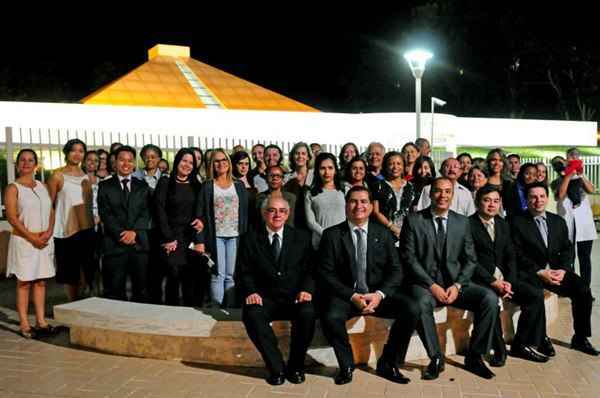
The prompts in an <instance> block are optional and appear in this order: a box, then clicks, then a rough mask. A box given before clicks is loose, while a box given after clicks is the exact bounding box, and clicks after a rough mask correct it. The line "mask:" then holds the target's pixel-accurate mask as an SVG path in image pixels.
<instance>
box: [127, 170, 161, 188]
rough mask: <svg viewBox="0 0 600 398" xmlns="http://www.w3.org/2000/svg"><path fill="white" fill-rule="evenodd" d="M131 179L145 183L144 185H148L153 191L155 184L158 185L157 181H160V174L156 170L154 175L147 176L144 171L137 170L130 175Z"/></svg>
mask: <svg viewBox="0 0 600 398" xmlns="http://www.w3.org/2000/svg"><path fill="white" fill-rule="evenodd" d="M132 177H134V178H137V179H138V180H142V181H146V184H148V186H149V187H150V188H151V189H155V188H156V184H158V180H160V177H161V174H160V170H159V169H156V171H155V172H154V175H150V174H148V172H147V171H146V169H139V170H136V171H135V173H133V174H132Z"/></svg>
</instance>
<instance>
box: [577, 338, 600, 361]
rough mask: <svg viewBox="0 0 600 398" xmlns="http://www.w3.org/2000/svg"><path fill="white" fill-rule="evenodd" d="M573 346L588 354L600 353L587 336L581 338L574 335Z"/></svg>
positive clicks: (595, 354)
mask: <svg viewBox="0 0 600 398" xmlns="http://www.w3.org/2000/svg"><path fill="white" fill-rule="evenodd" d="M571 348H572V349H574V350H577V351H581V352H583V353H586V354H588V355H593V356H598V355H600V352H598V350H596V349H595V348H594V346H593V345H592V343H590V341H589V340H588V339H587V338H585V337H582V338H579V337H577V336H573V340H571Z"/></svg>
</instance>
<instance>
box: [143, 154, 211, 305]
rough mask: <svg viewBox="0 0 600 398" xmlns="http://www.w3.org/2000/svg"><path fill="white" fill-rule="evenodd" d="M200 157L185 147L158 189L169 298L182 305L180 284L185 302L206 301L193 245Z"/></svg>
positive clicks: (160, 228)
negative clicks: (203, 298)
mask: <svg viewBox="0 0 600 398" xmlns="http://www.w3.org/2000/svg"><path fill="white" fill-rule="evenodd" d="M195 170H196V158H195V157H194V152H193V150H191V149H188V148H183V149H180V150H179V152H177V155H175V161H174V162H173V172H172V173H171V175H170V176H169V177H162V178H161V179H160V181H159V182H158V184H157V186H156V190H155V191H154V200H155V206H156V222H157V223H158V228H159V231H160V242H161V248H162V250H161V252H162V253H163V259H164V262H165V265H166V267H167V270H166V271H167V272H166V273H167V285H166V292H165V302H166V304H167V305H179V286H180V285H181V290H182V293H183V305H185V306H198V305H201V303H202V297H203V289H202V284H201V279H202V278H201V275H200V273H199V272H200V271H199V269H201V268H200V267H199V266H198V264H193V263H192V262H197V261H198V258H197V257H195V253H194V252H193V251H192V250H190V249H189V246H190V244H191V243H192V242H193V240H194V236H195V235H196V230H195V229H194V228H193V226H192V223H193V222H194V221H195V218H194V216H195V212H196V198H197V196H198V192H199V191H200V183H199V181H198V179H197V178H196V173H195Z"/></svg>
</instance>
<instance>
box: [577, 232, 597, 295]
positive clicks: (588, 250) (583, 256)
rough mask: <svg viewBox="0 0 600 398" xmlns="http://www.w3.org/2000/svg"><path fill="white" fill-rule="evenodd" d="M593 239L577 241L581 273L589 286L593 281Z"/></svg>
mask: <svg viewBox="0 0 600 398" xmlns="http://www.w3.org/2000/svg"><path fill="white" fill-rule="evenodd" d="M593 244H594V241H593V240H585V241H582V242H577V258H578V259H579V274H580V275H581V278H582V279H583V281H584V282H585V284H586V285H587V286H590V284H591V283H592V246H593Z"/></svg>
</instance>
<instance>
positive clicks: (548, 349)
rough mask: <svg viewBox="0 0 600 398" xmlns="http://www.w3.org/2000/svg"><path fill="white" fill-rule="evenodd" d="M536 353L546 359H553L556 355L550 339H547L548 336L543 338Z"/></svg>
mask: <svg viewBox="0 0 600 398" xmlns="http://www.w3.org/2000/svg"><path fill="white" fill-rule="evenodd" d="M538 351H539V352H540V353H542V354H544V355H545V356H547V357H553V356H555V355H556V351H554V346H553V345H552V342H551V341H550V338H548V336H546V337H544V339H543V340H542V344H540V346H539V347H538Z"/></svg>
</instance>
